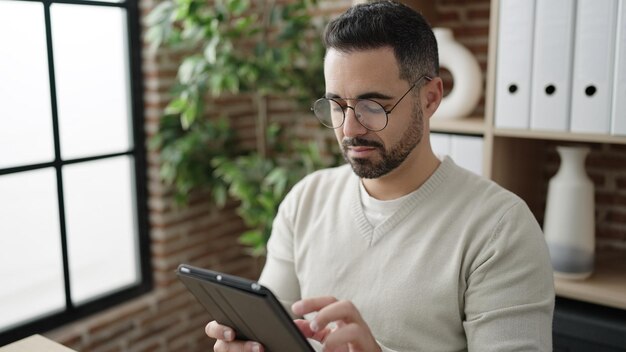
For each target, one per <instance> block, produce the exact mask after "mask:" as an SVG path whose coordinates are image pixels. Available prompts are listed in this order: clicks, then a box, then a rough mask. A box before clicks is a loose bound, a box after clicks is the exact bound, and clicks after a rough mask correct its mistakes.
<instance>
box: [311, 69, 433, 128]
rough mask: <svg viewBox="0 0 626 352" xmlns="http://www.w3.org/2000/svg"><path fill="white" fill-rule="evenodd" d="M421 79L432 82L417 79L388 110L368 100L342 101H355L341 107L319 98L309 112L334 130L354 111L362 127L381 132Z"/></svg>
mask: <svg viewBox="0 0 626 352" xmlns="http://www.w3.org/2000/svg"><path fill="white" fill-rule="evenodd" d="M422 79H426V80H428V81H431V80H432V78H431V77H429V76H421V77H420V78H418V79H417V81H415V83H413V85H412V86H411V87H410V88H409V90H407V91H406V93H404V94H403V95H402V97H400V99H398V101H397V102H396V103H395V104H394V105H393V106H392V107H391V109H389V110H385V108H384V107H383V106H382V105H381V104H380V103H379V102H376V101H374V100H370V99H342V100H354V101H356V102H355V103H354V106H349V105H347V104H346V105H343V106H342V105H341V104H340V103H339V102H338V101H337V100H335V99H327V98H321V99H318V100H316V101H315V103H313V107H312V108H311V111H313V113H314V114H315V117H317V119H318V120H319V121H320V122H321V123H322V125H324V126H326V127H328V128H332V129H336V128H339V127H341V126H343V124H344V122H345V121H346V110H347V109H352V111H354V116H356V120H357V121H359V123H360V124H361V125H362V126H363V127H365V128H366V129H368V130H369V131H372V132H378V131H382V130H383V129H384V128H385V127H387V123H388V122H389V114H391V112H392V111H393V109H395V108H396V106H398V104H400V102H401V101H402V99H404V97H405V96H406V95H407V94H409V92H410V91H411V90H413V88H415V86H417V83H419V81H421V80H422Z"/></svg>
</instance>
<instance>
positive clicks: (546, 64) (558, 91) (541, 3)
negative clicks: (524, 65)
mask: <svg viewBox="0 0 626 352" xmlns="http://www.w3.org/2000/svg"><path fill="white" fill-rule="evenodd" d="M574 4H575V3H574V1H572V0H537V3H536V5H535V6H536V9H535V33H534V48H533V66H532V91H531V103H530V106H531V109H530V128H531V129H536V130H553V131H567V130H569V110H570V94H571V88H572V87H571V82H572V79H571V73H572V71H571V69H572V54H573V43H574V16H575V8H574Z"/></svg>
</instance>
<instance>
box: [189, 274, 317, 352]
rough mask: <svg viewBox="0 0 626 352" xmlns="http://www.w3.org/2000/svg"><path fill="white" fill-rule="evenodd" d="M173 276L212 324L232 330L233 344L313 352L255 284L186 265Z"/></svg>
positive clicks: (270, 350) (268, 293)
mask: <svg viewBox="0 0 626 352" xmlns="http://www.w3.org/2000/svg"><path fill="white" fill-rule="evenodd" d="M177 275H178V278H179V279H180V280H181V281H182V282H183V283H184V284H185V286H187V288H188V289H189V291H191V293H192V294H193V295H194V296H195V297H196V299H197V300H198V301H199V302H200V303H201V304H202V305H203V306H204V308H205V309H206V310H207V311H208V312H209V314H210V315H211V317H212V318H213V319H214V320H216V321H217V322H218V323H220V324H223V325H227V326H230V327H232V328H233V329H234V330H235V333H236V339H237V340H252V341H258V342H260V343H261V344H262V345H263V347H265V351H267V352H281V351H282V352H284V351H290V352H314V350H313V348H312V347H311V345H310V344H309V342H308V341H307V339H306V338H305V337H304V335H302V333H301V332H300V329H298V327H297V326H296V324H295V323H294V322H293V320H292V318H291V317H290V316H289V314H288V313H287V311H286V310H285V309H284V308H283V306H282V305H281V304H280V302H279V301H278V299H276V297H275V296H274V294H273V293H272V292H271V291H270V290H269V289H267V288H266V287H264V286H262V285H260V284H259V283H257V282H255V281H251V280H247V279H244V278H241V277H237V276H233V275H227V274H223V273H219V272H216V271H211V270H207V269H201V268H197V267H193V266H190V265H186V264H181V265H180V266H178V270H177Z"/></svg>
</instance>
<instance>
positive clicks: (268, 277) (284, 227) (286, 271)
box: [259, 192, 301, 314]
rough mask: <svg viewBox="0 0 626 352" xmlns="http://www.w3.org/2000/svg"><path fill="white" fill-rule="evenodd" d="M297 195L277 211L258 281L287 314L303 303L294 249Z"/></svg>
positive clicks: (290, 196) (290, 197) (291, 194)
mask: <svg viewBox="0 0 626 352" xmlns="http://www.w3.org/2000/svg"><path fill="white" fill-rule="evenodd" d="M293 193H294V192H291V193H290V194H288V195H287V197H286V198H285V200H284V201H283V203H282V204H281V205H280V207H279V209H278V214H277V215H276V218H275V219H274V223H273V225H272V235H271V236H270V239H269V241H268V243H267V257H266V261H265V266H264V267H263V271H262V272H261V277H260V278H259V282H260V283H261V284H262V285H264V286H266V287H268V288H269V289H270V290H271V291H272V292H273V293H274V295H276V297H277V298H278V300H279V301H280V302H281V303H282V304H283V306H284V307H285V309H286V310H287V312H289V313H290V314H291V305H292V304H293V303H294V302H296V301H298V300H300V295H301V294H300V284H299V281H298V277H297V275H296V269H295V260H294V249H293V214H294V212H295V199H294V198H295V197H294V194H293Z"/></svg>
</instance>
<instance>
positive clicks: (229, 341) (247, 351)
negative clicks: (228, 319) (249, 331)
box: [204, 320, 263, 352]
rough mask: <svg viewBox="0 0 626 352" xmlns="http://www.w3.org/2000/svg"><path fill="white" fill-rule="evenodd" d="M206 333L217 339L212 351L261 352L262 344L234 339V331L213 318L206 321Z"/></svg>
mask: <svg viewBox="0 0 626 352" xmlns="http://www.w3.org/2000/svg"><path fill="white" fill-rule="evenodd" d="M204 331H205V332H206V334H207V335H208V336H209V337H211V338H214V339H216V340H217V342H216V343H215V346H213V351H215V352H263V346H262V345H261V344H260V343H258V342H254V341H237V340H235V331H234V330H233V329H232V328H230V327H228V326H225V325H220V324H218V322H216V321H215V320H214V321H212V322H210V323H208V324H207V326H206V328H204Z"/></svg>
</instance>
